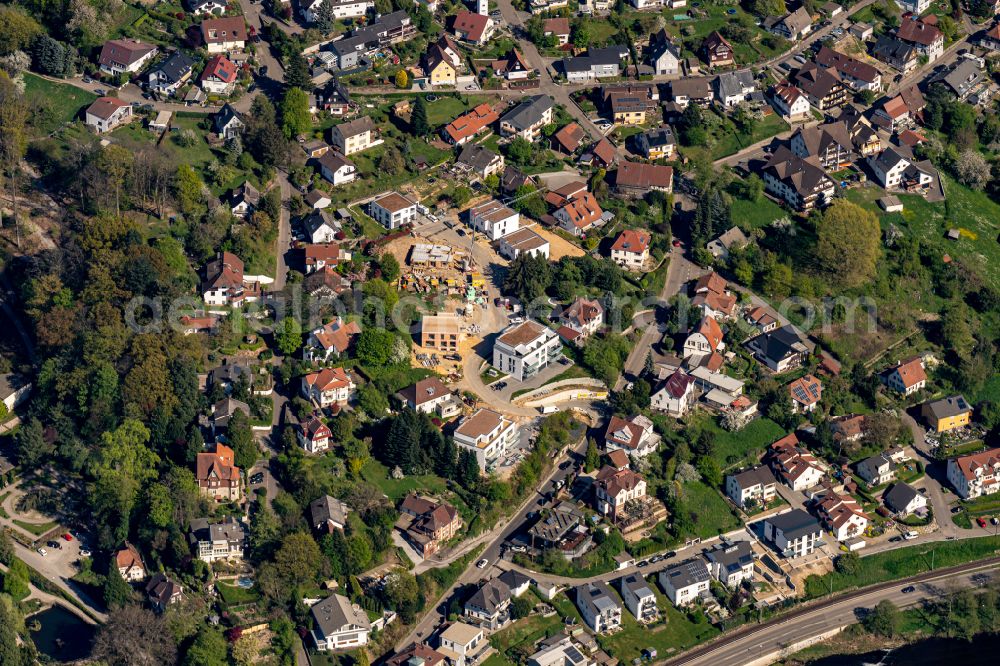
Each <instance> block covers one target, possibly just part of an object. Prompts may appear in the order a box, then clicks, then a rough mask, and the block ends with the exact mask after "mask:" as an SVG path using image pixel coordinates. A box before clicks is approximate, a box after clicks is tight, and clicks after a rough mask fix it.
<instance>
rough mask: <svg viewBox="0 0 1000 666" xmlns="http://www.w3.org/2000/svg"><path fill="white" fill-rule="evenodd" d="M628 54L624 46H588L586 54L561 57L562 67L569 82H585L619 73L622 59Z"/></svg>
mask: <svg viewBox="0 0 1000 666" xmlns="http://www.w3.org/2000/svg"><path fill="white" fill-rule="evenodd" d="M628 55H629V51H628V48H627V47H625V46H609V47H605V48H593V47H591V48H588V49H587V53H586V55H581V56H573V57H571V58H563V60H562V69H563V73H564V74H565V76H566V80H567V82H569V83H586V82H588V81H596V80H597V79H604V78H609V77H615V76H619V75H620V74H621V63H622V60H624V59H625V58H627V57H628Z"/></svg>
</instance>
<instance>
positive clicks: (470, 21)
mask: <svg viewBox="0 0 1000 666" xmlns="http://www.w3.org/2000/svg"><path fill="white" fill-rule="evenodd" d="M489 21H490V17H488V16H483V15H482V14H477V13H475V12H469V11H464V12H459V13H457V14H455V20H454V21H453V22H452V26H451V29H452V30H454V31H455V32H463V33H465V38H466V39H468V40H469V41H470V42H478V41H479V40H480V39H482V38H483V33H485V32H486V26H487V25H488V24H489Z"/></svg>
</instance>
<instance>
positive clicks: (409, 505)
mask: <svg viewBox="0 0 1000 666" xmlns="http://www.w3.org/2000/svg"><path fill="white" fill-rule="evenodd" d="M399 511H400V513H401V514H402V515H403V516H406V517H407V519H408V524H407V525H405V527H404V528H403V536H405V537H406V539H407V541H409V543H410V545H412V546H413V547H414V548H415V549H416V551H417V554H418V555H420V556H421V557H423V558H425V559H426V558H428V557H430V556H431V555H433V554H434V553H436V552H437V551H438V550H440V548H441V545H442V544H444V543H445V542H446V541H448V540H449V539H453V538H454V537H456V536H457V535H458V532H459V530H461V529H462V525H463V523H462V517H461V516H460V515H459V513H458V510H457V509H456V508H455V507H453V506H452V505H450V504H447V503H445V502H436V501H434V500H431V499H428V498H426V497H420V496H418V495H415V494H413V493H410V494H409V495H407V496H406V497H405V498H403V502H402V503H401V504H400V505H399Z"/></svg>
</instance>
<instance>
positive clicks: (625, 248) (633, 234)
mask: <svg viewBox="0 0 1000 666" xmlns="http://www.w3.org/2000/svg"><path fill="white" fill-rule="evenodd" d="M650 240H651V237H650V235H649V232H648V231H643V230H641V229H625V230H624V231H622V232H621V233H620V234H618V238H616V239H615V242H614V243H612V244H611V261H613V262H615V263H616V264H618V265H619V266H621V267H622V268H626V269H628V270H632V271H638V270H642V268H643V267H644V266H645V265H646V261H647V260H648V259H649V244H650Z"/></svg>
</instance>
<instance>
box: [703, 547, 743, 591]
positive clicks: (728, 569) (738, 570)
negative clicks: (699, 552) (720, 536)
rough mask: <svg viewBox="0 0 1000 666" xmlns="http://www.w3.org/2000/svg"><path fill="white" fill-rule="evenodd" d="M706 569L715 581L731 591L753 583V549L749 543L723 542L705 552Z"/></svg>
mask: <svg viewBox="0 0 1000 666" xmlns="http://www.w3.org/2000/svg"><path fill="white" fill-rule="evenodd" d="M705 559H707V560H708V569H709V571H710V572H711V574H712V575H713V576H715V579H716V580H717V581H719V582H720V583H722V584H723V585H725V586H726V587H728V588H730V589H732V588H736V587H739V586H740V585H742V584H743V582H744V581H749V582H752V581H753V562H754V555H753V548H751V547H750V542H749V541H723V542H721V543H717V544H715V545H714V546H712V547H711V548H709V549H708V550H706V551H705Z"/></svg>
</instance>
